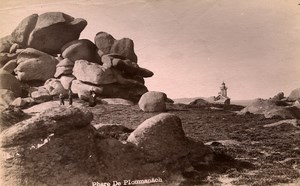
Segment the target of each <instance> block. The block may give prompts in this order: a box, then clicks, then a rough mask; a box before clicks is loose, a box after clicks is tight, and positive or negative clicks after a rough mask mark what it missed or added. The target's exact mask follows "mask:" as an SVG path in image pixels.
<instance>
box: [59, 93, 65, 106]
mask: <svg viewBox="0 0 300 186" xmlns="http://www.w3.org/2000/svg"><path fill="white" fill-rule="evenodd" d="M59 99H60V104H59V105H65V102H64V95H63V94H62V93H60V94H59Z"/></svg>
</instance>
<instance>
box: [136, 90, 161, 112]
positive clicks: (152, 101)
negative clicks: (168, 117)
mask: <svg viewBox="0 0 300 186" xmlns="http://www.w3.org/2000/svg"><path fill="white" fill-rule="evenodd" d="M166 100H167V95H166V94H165V93H163V92H156V91H150V92H146V93H145V94H143V95H142V97H141V99H140V101H139V107H140V109H142V110H143V111H145V112H164V111H165V110H166Z"/></svg>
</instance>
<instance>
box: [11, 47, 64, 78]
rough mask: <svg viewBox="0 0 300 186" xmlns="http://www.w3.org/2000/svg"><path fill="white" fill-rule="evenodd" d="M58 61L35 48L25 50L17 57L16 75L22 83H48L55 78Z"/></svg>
mask: <svg viewBox="0 0 300 186" xmlns="http://www.w3.org/2000/svg"><path fill="white" fill-rule="evenodd" d="M57 63H58V60H57V59H55V58H54V57H53V56H50V55H49V54H46V53H44V52H41V51H38V50H36V49H33V48H27V49H25V50H23V51H22V52H21V53H20V54H19V55H18V57H17V64H18V66H17V68H16V69H15V73H16V74H17V77H18V79H19V80H20V81H30V80H41V81H46V80H47V79H49V78H52V77H54V74H55V71H56V65H57Z"/></svg>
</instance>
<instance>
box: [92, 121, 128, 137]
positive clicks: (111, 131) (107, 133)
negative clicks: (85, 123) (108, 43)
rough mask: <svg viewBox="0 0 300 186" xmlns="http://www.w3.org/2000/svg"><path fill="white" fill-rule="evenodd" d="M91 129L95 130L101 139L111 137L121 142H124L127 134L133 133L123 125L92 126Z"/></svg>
mask: <svg viewBox="0 0 300 186" xmlns="http://www.w3.org/2000/svg"><path fill="white" fill-rule="evenodd" d="M93 127H95V128H96V129H97V132H98V133H99V134H100V135H101V136H102V137H108V138H109V137H112V138H116V139H119V140H122V141H123V140H126V139H127V137H128V136H129V134H130V133H131V132H132V131H133V130H132V129H129V128H127V127H125V126H123V125H116V124H97V125H93ZM125 138H126V139H125Z"/></svg>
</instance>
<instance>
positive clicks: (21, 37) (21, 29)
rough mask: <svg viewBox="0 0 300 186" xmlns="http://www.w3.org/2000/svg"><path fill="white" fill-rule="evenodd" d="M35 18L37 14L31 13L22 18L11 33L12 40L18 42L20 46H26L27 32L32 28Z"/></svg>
mask: <svg viewBox="0 0 300 186" xmlns="http://www.w3.org/2000/svg"><path fill="white" fill-rule="evenodd" d="M37 20H38V15H37V14H32V15H30V16H28V17H26V18H24V19H23V20H22V21H21V22H20V23H19V25H18V26H17V28H16V29H15V30H14V31H13V32H12V33H11V37H12V41H13V42H14V43H19V44H21V45H22V46H24V47H26V46H27V41H28V37H29V34H30V33H31V31H32V30H33V29H34V27H35V24H36V22H37Z"/></svg>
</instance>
